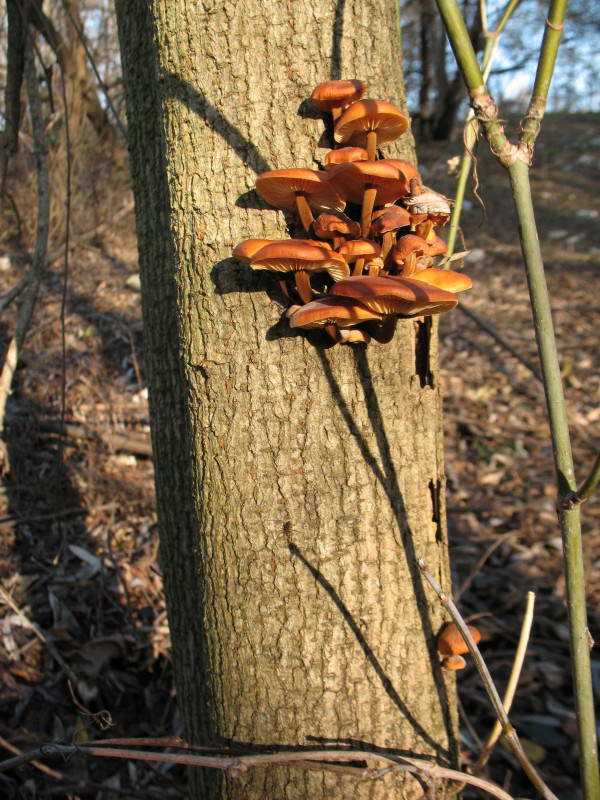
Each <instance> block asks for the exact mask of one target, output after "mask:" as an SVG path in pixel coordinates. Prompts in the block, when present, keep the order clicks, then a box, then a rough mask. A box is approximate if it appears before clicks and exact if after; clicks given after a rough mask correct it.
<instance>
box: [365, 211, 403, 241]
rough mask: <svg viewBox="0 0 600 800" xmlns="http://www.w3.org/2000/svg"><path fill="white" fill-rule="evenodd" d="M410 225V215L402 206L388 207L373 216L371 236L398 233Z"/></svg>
mask: <svg viewBox="0 0 600 800" xmlns="http://www.w3.org/2000/svg"><path fill="white" fill-rule="evenodd" d="M407 225H410V214H409V213H408V211H407V210H406V209H405V208H400V206H387V207H386V208H381V209H379V211H376V212H375V213H374V214H373V222H372V223H371V236H383V234H384V233H390V232H391V231H397V230H398V228H405V227H406V226H407Z"/></svg>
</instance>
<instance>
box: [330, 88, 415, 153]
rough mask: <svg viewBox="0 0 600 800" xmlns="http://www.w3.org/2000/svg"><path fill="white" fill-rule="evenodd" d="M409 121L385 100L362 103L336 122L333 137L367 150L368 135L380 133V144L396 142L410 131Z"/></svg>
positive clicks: (351, 108) (351, 107)
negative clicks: (375, 132) (374, 132)
mask: <svg viewBox="0 0 600 800" xmlns="http://www.w3.org/2000/svg"><path fill="white" fill-rule="evenodd" d="M408 124H409V119H408V117H407V116H406V114H403V113H402V112H401V111H400V110H399V109H398V108H396V107H395V106H393V105H392V104H391V103H386V102H384V101H383V100H359V101H358V102H356V103H353V104H352V105H351V106H350V107H349V108H347V109H346V110H345V111H344V113H343V114H342V116H341V117H340V118H339V120H338V121H337V124H336V126H335V131H334V138H335V140H336V142H339V143H340V144H343V143H346V142H349V143H350V144H353V145H358V146H360V147H364V146H365V145H366V143H367V133H368V132H369V131H377V144H378V145H380V144H385V142H393V141H394V140H395V139H397V138H398V137H399V136H401V135H402V134H403V133H404V132H405V131H406V130H408Z"/></svg>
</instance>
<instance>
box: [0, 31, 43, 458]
mask: <svg viewBox="0 0 600 800" xmlns="http://www.w3.org/2000/svg"><path fill="white" fill-rule="evenodd" d="M25 49H26V52H25V76H26V80H27V93H28V97H29V113H30V116H31V127H32V132H33V152H34V156H35V161H36V170H37V224H36V240H35V248H34V251H33V258H32V266H31V271H30V277H29V279H28V286H27V293H26V294H25V299H24V300H23V303H22V305H21V308H20V309H19V318H18V320H17V328H16V331H15V335H14V336H13V338H12V339H11V341H10V344H9V346H8V350H7V352H6V357H5V360H4V365H3V367H2V372H1V373H0V434H2V432H3V431H4V421H5V414H6V403H7V400H8V397H9V395H10V391H11V387H12V381H13V377H14V374H15V371H16V368H17V363H18V360H19V354H20V352H21V348H22V347H23V343H24V341H25V337H26V336H27V331H28V330H29V326H30V324H31V319H32V317H33V310H34V308H35V302H36V299H37V294H38V289H39V286H40V283H41V280H42V276H43V273H44V267H45V263H46V252H47V248H48V230H49V227H50V179H49V173H48V164H47V147H46V137H45V133H44V118H43V114H42V101H41V98H40V94H39V86H38V81H37V74H36V70H35V65H34V59H33V49H32V44H31V41H30V38H28V39H27V41H26V45H25ZM0 458H1V460H2V462H3V463H4V467H5V468H6V466H7V462H8V453H7V451H6V448H5V447H3V448H2V452H1V453H0Z"/></svg>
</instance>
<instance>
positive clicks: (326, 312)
mask: <svg viewBox="0 0 600 800" xmlns="http://www.w3.org/2000/svg"><path fill="white" fill-rule="evenodd" d="M289 319H290V327H291V328H319V327H321V326H323V325H331V324H335V325H337V326H338V328H350V327H351V326H352V325H358V324H359V323H360V322H365V321H366V320H371V319H381V315H380V314H378V313H377V312H375V311H370V310H369V309H368V308H366V307H365V306H363V305H362V304H361V303H359V302H357V301H356V300H354V299H353V298H352V297H334V296H332V295H327V297H320V298H319V299H318V300H313V301H312V302H311V303H307V304H306V305H304V306H302V307H301V308H300V309H298V310H297V311H295V312H294V313H293V314H291V315H290V318H289Z"/></svg>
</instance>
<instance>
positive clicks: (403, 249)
mask: <svg viewBox="0 0 600 800" xmlns="http://www.w3.org/2000/svg"><path fill="white" fill-rule="evenodd" d="M427 254H428V244H427V242H426V241H425V239H423V238H422V237H421V236H417V235H416V234H415V233H407V234H406V235H405V236H401V237H400V238H399V239H398V241H397V242H396V246H395V247H394V248H393V250H392V251H391V253H390V259H391V261H392V263H393V264H395V265H396V268H397V269H398V274H399V275H402V277H403V278H411V277H413V275H414V273H415V272H416V271H417V269H418V262H419V259H422V258H423V256H425V255H427ZM427 261H428V262H429V263H431V259H427Z"/></svg>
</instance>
